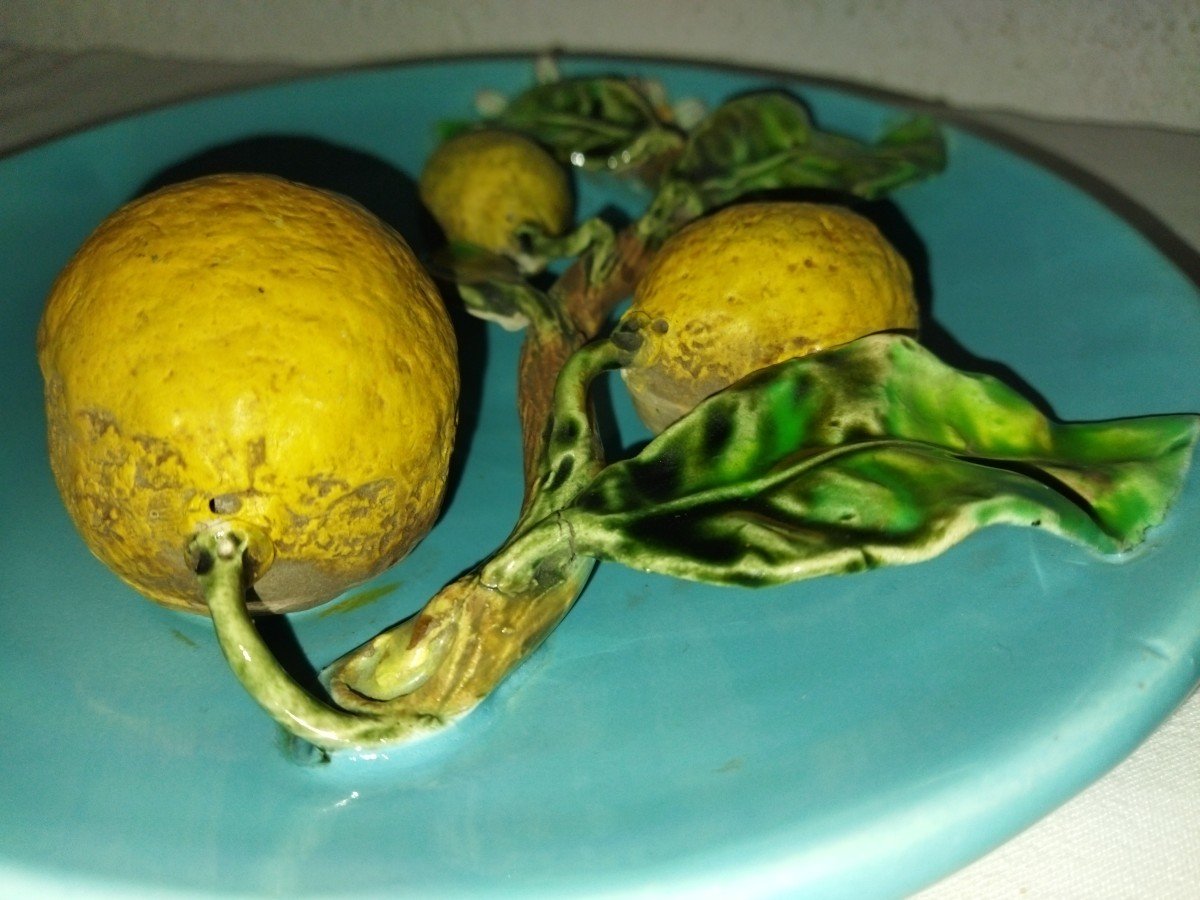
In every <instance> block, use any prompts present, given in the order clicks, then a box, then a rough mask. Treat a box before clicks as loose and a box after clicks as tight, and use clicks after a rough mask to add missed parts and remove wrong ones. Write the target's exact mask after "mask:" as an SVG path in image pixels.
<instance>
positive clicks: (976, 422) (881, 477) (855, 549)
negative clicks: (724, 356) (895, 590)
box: [555, 334, 1200, 585]
mask: <svg viewBox="0 0 1200 900" xmlns="http://www.w3.org/2000/svg"><path fill="white" fill-rule="evenodd" d="M1198 428H1200V417H1197V416H1190V415H1177V416H1160V417H1148V418H1140V419H1125V420H1116V421H1110V422H1099V423H1083V424H1061V423H1056V422H1053V421H1051V420H1050V419H1048V418H1047V417H1046V416H1044V415H1042V414H1041V413H1040V412H1039V411H1038V410H1037V409H1036V408H1034V407H1033V406H1032V405H1031V404H1030V403H1029V402H1028V401H1026V400H1025V399H1024V398H1022V397H1021V396H1020V395H1019V394H1017V393H1016V392H1015V391H1013V390H1012V389H1010V388H1008V387H1007V386H1005V385H1004V384H1003V383H1001V382H1000V381H998V380H996V379H994V378H991V377H987V376H981V375H971V374H964V373H962V372H959V371H957V370H955V369H953V368H951V367H949V366H947V365H945V364H944V363H942V362H941V361H940V360H938V359H937V358H936V357H935V356H934V355H933V354H931V353H929V352H928V351H926V350H925V349H924V348H922V347H921V346H920V345H919V344H917V343H916V342H915V341H913V340H911V339H910V338H907V337H904V336H900V335H891V334H880V335H874V336H871V337H867V338H863V339H861V340H859V341H856V342H854V343H852V344H848V345H846V346H844V347H842V348H838V349H835V350H832V351H828V352H825V353H822V354H817V355H814V356H810V357H806V358H801V359H797V360H792V361H790V362H786V363H782V364H780V365H778V366H774V367H771V368H770V369H766V370H763V371H762V372H760V373H756V374H755V375H754V376H751V377H750V378H749V379H747V380H745V381H743V382H741V383H740V384H738V385H735V386H734V387H732V388H729V389H727V390H726V391H724V392H721V393H720V394H717V395H715V396H714V397H712V398H710V399H709V400H707V401H705V402H704V403H702V404H701V405H700V406H698V407H697V408H696V409H695V410H694V411H693V412H692V413H690V414H689V415H688V416H685V417H684V418H683V419H682V420H680V421H679V422H677V423H676V424H675V425H673V426H672V427H671V428H669V429H667V430H666V431H664V432H663V433H662V434H661V435H659V437H658V438H656V439H655V440H654V441H652V442H651V443H650V444H649V445H648V446H647V447H646V448H645V449H644V450H643V451H642V452H641V453H639V454H638V455H637V456H636V457H634V458H632V459H629V460H626V461H623V462H619V463H614V464H612V465H610V466H609V467H608V468H606V469H605V470H604V471H603V472H601V473H600V474H599V475H598V476H597V477H596V478H595V479H594V480H593V481H592V482H591V483H590V485H588V486H587V487H586V488H585V489H584V490H583V491H582V492H581V493H580V494H579V495H578V496H577V497H576V499H575V501H574V502H573V503H572V504H571V505H570V506H569V507H568V508H567V509H565V510H564V511H563V512H562V515H561V517H560V518H559V519H558V520H557V521H556V522H555V527H556V528H559V529H562V530H565V531H567V532H568V533H569V534H570V536H571V540H572V542H573V546H574V549H575V551H576V552H578V553H580V554H584V555H590V556H594V557H596V558H599V559H609V560H615V561H617V562H621V563H624V564H626V565H629V566H632V567H635V568H639V569H643V570H647V571H654V572H661V573H666V574H671V575H675V576H678V577H683V578H691V579H696V580H702V581H709V582H717V583H728V584H745V585H761V584H774V583H780V582H785V581H791V580H794V579H798V578H805V577H812V576H815V575H823V574H829V573H834V572H847V571H855V570H859V569H863V568H869V567H872V566H877V565H883V564H894V563H908V562H917V561H919V560H923V559H927V558H929V557H931V556H933V555H935V554H937V553H940V552H941V551H942V550H944V549H945V548H946V547H948V546H950V545H951V544H953V543H955V542H957V541H959V540H961V539H962V538H963V537H965V536H967V535H968V534H970V533H971V532H973V531H975V530H976V529H979V528H981V527H984V526H986V525H991V524H996V523H1009V524H1016V525H1026V526H1036V527H1041V528H1045V529H1048V530H1050V531H1052V532H1055V533H1057V534H1060V535H1063V536H1065V537H1067V538H1070V539H1072V540H1075V541H1078V542H1080V543H1082V544H1084V545H1086V546H1088V547H1090V548H1092V549H1094V550H1096V551H1098V552H1101V553H1106V554H1107V553H1118V552H1121V551H1123V550H1126V549H1128V548H1130V547H1131V546H1133V545H1134V544H1136V543H1137V542H1139V541H1140V540H1141V539H1142V537H1143V535H1144V534H1145V532H1146V530H1147V529H1148V528H1149V527H1151V526H1153V525H1155V524H1157V523H1158V522H1160V521H1161V520H1162V518H1163V517H1164V515H1165V514H1166V510H1167V508H1168V506H1169V504H1170V502H1171V500H1172V498H1173V497H1174V496H1175V494H1176V493H1177V491H1178V490H1179V487H1180V485H1181V483H1182V480H1183V477H1184V474H1185V472H1186V470H1187V467H1188V464H1189V461H1190V458H1191V453H1192V449H1193V446H1194V444H1195V442H1196V438H1197V433H1198Z"/></svg>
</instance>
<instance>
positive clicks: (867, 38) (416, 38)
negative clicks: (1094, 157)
mask: <svg viewBox="0 0 1200 900" xmlns="http://www.w3.org/2000/svg"><path fill="white" fill-rule="evenodd" d="M0 43H7V44H10V45H16V46H27V47H39V48H46V49H54V50H66V51H82V50H87V49H93V48H109V49H121V50H129V51H136V52H140V53H146V54H152V55H163V56H171V57H186V58H193V59H219V60H224V61H240V62H276V63H289V64H301V65H313V66H339V65H352V64H356V63H365V62H379V61H387V60H395V59H401V58H404V57H409V56H426V55H432V54H441V53H465V52H478V51H496V50H522V51H529V50H548V49H563V50H567V51H571V50H577V51H608V52H619V53H625V54H653V55H666V56H675V57H690V58H696V59H704V60H720V61H725V62H733V63H740V64H750V65H759V66H764V67H771V68H780V69H786V70H789V71H794V72H800V73H804V74H809V75H817V76H822V77H827V78H836V79H842V80H849V81H853V82H858V83H862V84H868V85H871V86H874V87H878V88H883V89H886V90H891V91H896V92H900V93H904V94H909V95H911V96H913V97H916V98H920V99H924V100H935V101H939V100H940V101H945V102H948V103H950V104H952V105H955V106H960V107H968V108H975V109H1004V110H1012V111H1016V112H1023V113H1027V114H1033V115H1038V116H1045V117H1051V118H1060V119H1069V120H1080V121H1097V122H1123V123H1134V124H1152V125H1161V126H1165V127H1171V128H1177V129H1200V3H1198V2H1196V0H1157V2H1156V0H2V2H0Z"/></svg>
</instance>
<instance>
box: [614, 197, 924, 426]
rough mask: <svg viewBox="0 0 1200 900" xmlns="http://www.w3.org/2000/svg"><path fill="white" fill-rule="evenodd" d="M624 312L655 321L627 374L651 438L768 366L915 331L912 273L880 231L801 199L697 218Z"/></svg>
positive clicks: (662, 255)
mask: <svg viewBox="0 0 1200 900" xmlns="http://www.w3.org/2000/svg"><path fill="white" fill-rule="evenodd" d="M626 315H635V316H644V317H646V321H647V322H648V323H651V324H652V325H653V329H652V333H653V334H654V335H655V337H654V341H653V343H652V344H651V345H650V349H648V352H647V353H645V354H643V356H642V358H641V359H639V363H640V365H638V366H636V367H634V368H630V369H626V370H624V373H623V374H624V376H625V381H626V384H627V385H628V387H629V390H630V392H631V394H632V396H633V400H634V405H635V407H636V409H637V411H638V414H639V415H640V416H641V418H642V419H643V421H644V422H645V423H646V424H647V425H648V426H650V427H651V428H652V429H654V430H655V431H661V430H662V429H663V428H665V427H666V426H667V425H669V424H671V422H673V421H675V420H676V419H678V418H679V417H680V416H682V415H683V414H684V413H686V412H687V411H688V410H690V409H691V408H692V407H694V406H695V405H696V404H697V403H699V402H700V401H701V400H703V399H704V398H705V397H707V396H709V395H710V394H713V393H715V392H716V391H718V390H720V389H722V388H724V387H727V386H728V385H730V384H732V383H733V382H734V381H737V380H738V379H739V378H741V377H743V376H745V375H748V374H749V373H751V372H753V371H755V370H757V369H761V368H763V367H764V366H768V365H771V364H773V363H776V362H781V361H783V360H785V359H790V358H792V357H796V356H803V355H805V354H808V353H812V352H814V351H817V350H822V349H825V348H827V347H832V346H837V345H839V344H843V343H846V342H848V341H851V340H854V339H855V338H859V337H862V336H863V335H866V334H871V333H873V332H877V331H885V330H892V329H903V330H913V329H916V327H917V324H918V315H917V304H916V300H915V298H914V296H913V287H912V274H911V272H910V271H909V268H908V265H907V263H905V261H904V259H903V258H902V257H901V256H900V255H899V254H898V253H897V252H896V250H895V249H894V248H893V247H892V246H891V244H889V243H888V242H887V240H886V239H885V238H884V237H883V235H882V234H880V232H879V230H878V229H877V228H876V227H875V225H874V224H873V223H871V222H870V221H868V220H867V219H865V218H863V217H862V216H860V215H857V214H856V213H853V212H851V211H849V210H847V209H844V208H842V207H838V206H830V205H823V204H813V203H799V202H768V203H746V204H741V205H736V206H732V207H728V208H726V209H724V210H722V211H720V212H717V213H714V214H712V215H710V216H706V217H705V218H703V219H700V220H698V221H696V222H693V223H691V224H690V225H688V226H687V227H686V228H684V229H683V230H681V231H680V232H678V233H677V234H675V235H673V236H672V237H671V238H669V239H668V240H667V241H666V243H665V244H664V245H663V247H662V249H661V250H660V251H659V252H658V253H657V254H656V256H655V257H654V259H653V260H652V262H651V264H650V267H649V269H648V271H647V272H646V274H645V276H644V277H643V278H642V280H641V281H640V282H639V283H638V286H637V288H636V290H635V293H634V298H633V303H632V305H631V306H630V310H629V312H628V313H627V314H626Z"/></svg>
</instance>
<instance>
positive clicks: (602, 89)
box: [492, 77, 683, 173]
mask: <svg viewBox="0 0 1200 900" xmlns="http://www.w3.org/2000/svg"><path fill="white" fill-rule="evenodd" d="M492 124H494V125H500V126H503V127H505V128H511V129H513V130H515V131H520V132H523V133H525V134H527V135H529V136H531V137H533V138H534V139H536V140H538V141H539V142H541V143H542V144H543V145H544V146H545V147H547V148H548V149H549V150H550V151H551V152H552V153H553V154H554V155H555V156H556V157H557V158H558V159H559V160H560V161H562V162H563V163H565V164H568V165H573V166H578V167H580V168H585V169H593V170H594V169H602V170H607V171H611V172H616V173H626V172H634V171H637V170H639V169H646V168H653V167H654V166H655V164H656V163H657V161H658V160H659V159H661V158H663V157H667V158H672V157H674V156H675V155H676V154H678V152H679V148H680V147H681V146H682V144H683V138H682V137H681V135H680V134H679V132H678V131H677V130H675V129H674V128H672V127H671V126H669V125H668V124H666V123H664V122H662V121H661V120H660V117H659V115H658V113H657V111H656V110H655V108H654V105H653V103H652V101H651V99H650V98H649V97H648V96H647V95H646V94H645V92H643V91H642V90H640V89H639V87H638V85H637V84H636V83H635V82H633V81H631V80H629V79H626V78H605V77H600V78H577V79H563V80H558V81H550V82H547V83H545V84H539V85H537V86H536V87H533V88H530V89H529V90H527V91H525V92H523V93H521V94H519V95H517V96H516V97H514V98H513V99H512V100H511V101H510V102H509V103H508V105H507V106H506V107H505V108H504V110H503V111H502V112H501V113H500V114H499V115H498V116H497V117H496V118H495V119H494V120H493V122H492Z"/></svg>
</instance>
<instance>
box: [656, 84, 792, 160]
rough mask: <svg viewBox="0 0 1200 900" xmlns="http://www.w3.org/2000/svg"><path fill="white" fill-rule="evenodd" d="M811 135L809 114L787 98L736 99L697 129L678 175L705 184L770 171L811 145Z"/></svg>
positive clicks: (771, 95)
mask: <svg viewBox="0 0 1200 900" xmlns="http://www.w3.org/2000/svg"><path fill="white" fill-rule="evenodd" d="M811 132H812V123H811V122H810V120H809V116H808V110H806V109H805V108H804V105H803V104H801V103H800V102H799V101H797V100H795V99H793V98H792V97H790V96H789V95H787V94H784V93H782V92H780V91H769V92H762V93H755V94H748V95H746V96H743V97H737V98H735V99H733V100H729V101H726V102H725V103H722V104H721V105H720V106H718V107H717V108H716V109H714V110H713V111H712V112H711V113H710V114H709V115H708V116H706V117H705V118H704V119H703V120H701V121H700V122H699V123H698V124H697V125H696V126H695V127H694V128H693V129H692V131H691V133H690V134H689V135H688V141H687V145H686V146H685V147H684V151H683V155H682V156H681V157H680V158H679V161H678V162H677V163H676V164H675V172H676V173H677V174H678V175H681V176H683V177H684V178H686V179H687V180H689V181H692V182H694V183H703V182H705V181H708V180H710V179H714V178H724V177H729V176H733V175H735V174H738V173H748V172H749V171H750V170H753V169H758V168H763V167H767V168H769V167H771V166H773V165H774V164H775V163H776V161H778V160H779V159H780V158H782V157H786V156H788V155H791V154H794V153H795V152H797V150H798V149H800V148H803V147H806V146H807V145H808V142H809V136H810V134H811ZM742 177H745V175H742Z"/></svg>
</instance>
